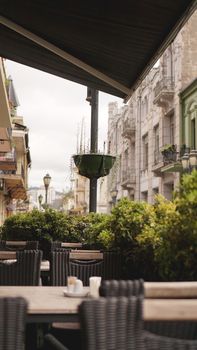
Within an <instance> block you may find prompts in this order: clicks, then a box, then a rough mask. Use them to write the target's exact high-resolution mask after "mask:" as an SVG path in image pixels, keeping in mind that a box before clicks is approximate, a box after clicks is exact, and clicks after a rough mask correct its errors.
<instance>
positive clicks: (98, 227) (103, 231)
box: [83, 213, 114, 249]
mask: <svg viewBox="0 0 197 350" xmlns="http://www.w3.org/2000/svg"><path fill="white" fill-rule="evenodd" d="M87 220H88V224H87V225H86V228H85V230H84V236H83V237H84V241H85V242H86V244H87V246H89V247H92V248H97V249H105V248H111V247H112V246H113V241H114V235H113V233H112V231H111V228H110V226H111V215H107V214H98V213H90V214H88V215H87Z"/></svg>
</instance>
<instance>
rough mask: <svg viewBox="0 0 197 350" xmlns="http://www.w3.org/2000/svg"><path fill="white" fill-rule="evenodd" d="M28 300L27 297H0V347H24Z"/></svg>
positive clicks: (11, 349)
mask: <svg viewBox="0 0 197 350" xmlns="http://www.w3.org/2000/svg"><path fill="white" fill-rule="evenodd" d="M26 312H27V302H26V300H25V299H23V298H20V297H16V298H8V297H7V298H0V323H1V327H0V349H1V350H21V349H24V343H25V339H24V335H25V317H26Z"/></svg>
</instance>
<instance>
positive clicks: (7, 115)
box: [0, 59, 31, 224]
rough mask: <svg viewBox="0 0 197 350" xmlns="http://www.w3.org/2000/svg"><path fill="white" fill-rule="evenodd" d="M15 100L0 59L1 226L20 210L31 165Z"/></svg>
mask: <svg viewBox="0 0 197 350" xmlns="http://www.w3.org/2000/svg"><path fill="white" fill-rule="evenodd" d="M18 105H19V103H18V99H17V95H16V92H15V89H14V85H13V82H12V79H11V78H7V76H6V72H5V67H4V62H3V59H0V224H2V223H3V221H4V220H5V218H6V217H7V216H9V215H11V214H12V213H14V212H15V211H17V208H18V209H20V208H21V207H22V206H21V204H22V203H23V207H24V206H25V207H26V208H27V205H25V204H24V202H25V200H26V199H27V181H28V168H29V166H30V164H31V158H30V151H29V139H28V129H27V127H26V126H25V125H24V121H23V117H21V116H18V115H17V107H18Z"/></svg>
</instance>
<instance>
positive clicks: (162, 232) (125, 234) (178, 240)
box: [1, 171, 197, 281]
mask: <svg viewBox="0 0 197 350" xmlns="http://www.w3.org/2000/svg"><path fill="white" fill-rule="evenodd" d="M1 234H2V239H18V240H38V241H40V242H41V244H43V243H44V242H45V243H46V242H49V241H52V240H58V241H67V242H83V243H84V244H85V245H86V247H87V248H90V249H94V248H96V249H110V250H111V249H115V250H120V251H121V252H122V254H123V256H124V272H125V277H126V278H144V279H145V280H152V281H153V280H163V281H173V280H196V279H197V267H196V258H197V171H193V172H192V174H187V175H184V176H183V177H182V180H181V185H180V188H179V191H178V192H176V193H175V197H174V200H173V201H168V200H167V199H165V198H164V197H162V196H161V195H158V196H156V197H155V203H154V204H153V205H150V204H148V203H146V202H134V201H131V200H129V199H127V198H123V199H121V200H120V201H119V202H118V203H117V205H116V206H115V207H114V208H113V209H112V212H111V214H99V213H90V214H87V215H81V216H72V215H65V214H64V213H62V212H57V211H54V210H52V209H47V210H46V211H45V212H41V211H38V210H35V209H34V210H33V211H32V212H30V213H25V214H16V215H13V216H11V217H9V218H7V219H6V220H5V223H4V225H3V226H2V228H1Z"/></svg>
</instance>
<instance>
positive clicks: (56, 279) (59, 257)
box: [50, 249, 70, 286]
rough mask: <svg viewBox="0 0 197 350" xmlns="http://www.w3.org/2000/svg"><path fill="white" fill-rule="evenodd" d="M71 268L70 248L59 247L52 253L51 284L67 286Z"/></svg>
mask: <svg viewBox="0 0 197 350" xmlns="http://www.w3.org/2000/svg"><path fill="white" fill-rule="evenodd" d="M69 274H70V270H69V250H65V249H59V250H58V251H53V252H51V254H50V284H51V285H52V286H66V284H67V277H68V275H69Z"/></svg>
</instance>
